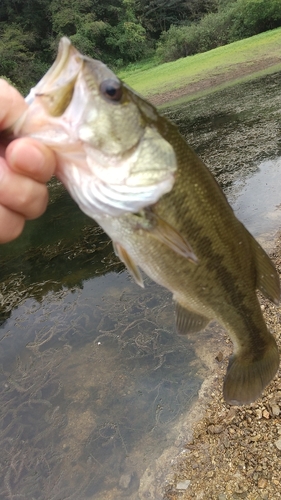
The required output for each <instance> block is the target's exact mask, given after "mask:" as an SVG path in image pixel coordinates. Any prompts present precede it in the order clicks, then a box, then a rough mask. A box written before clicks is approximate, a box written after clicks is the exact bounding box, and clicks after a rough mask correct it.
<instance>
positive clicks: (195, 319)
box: [12, 38, 280, 405]
mask: <svg viewBox="0 0 281 500" xmlns="http://www.w3.org/2000/svg"><path fill="white" fill-rule="evenodd" d="M26 102H27V103H28V105H29V106H28V108H27V110H26V112H25V113H24V114H23V115H22V116H21V117H20V119H19V120H18V121H17V122H16V123H15V124H14V126H13V127H12V133H13V136H14V137H23V136H30V137H33V138H35V139H37V140H39V141H41V142H43V143H44V144H46V145H47V146H49V147H50V148H51V149H53V150H54V152H55V154H56V157H57V170H56V175H57V177H58V178H59V179H60V180H61V181H62V183H63V184H64V186H65V187H66V189H67V190H68V191H69V193H70V195H71V196H72V197H73V199H74V200H75V201H76V202H77V203H78V205H79V206H80V208H81V210H82V211H83V212H85V213H86V214H87V215H89V216H90V217H92V218H93V219H95V220H96V222H97V223H98V224H99V225H100V226H101V227H102V228H103V230H104V231H105V232H106V233H107V234H108V235H109V237H110V238H111V239H112V242H113V246H114V250H115V253H116V254H117V255H118V256H119V258H120V260H121V261H122V262H123V263H124V264H125V266H126V267H127V269H128V271H129V273H130V274H131V275H132V277H133V278H134V280H135V281H136V283H137V284H139V285H140V286H144V285H143V278H142V272H144V273H145V274H147V275H148V276H149V277H150V278H151V279H152V280H154V281H155V282H156V283H158V284H160V285H161V286H163V287H165V288H167V289H168V290H169V291H170V292H171V293H172V296H173V300H174V302H175V317H176V321H175V322H176V329H177V332H178V333H179V334H182V335H186V334H190V335H193V334H194V335H196V334H197V333H198V332H200V331H201V330H202V329H204V328H206V326H207V325H208V323H209V322H210V321H211V320H216V321H218V322H219V323H220V324H221V325H222V326H223V328H224V329H225V330H226V331H227V333H228V335H229V336H230V338H231V340H232V343H233V354H232V356H231V357H230V359H229V364H228V367H227V371H226V374H225V377H224V382H223V396H224V399H225V401H226V402H227V403H229V404H231V405H247V404H250V403H252V402H253V401H255V400H256V399H257V398H259V397H260V396H261V394H262V392H263V390H264V388H265V387H266V386H267V385H268V384H269V382H270V381H271V380H272V378H273V377H274V376H275V374H276V372H277V370H278V368H279V361H280V357H279V349H278V346H277V344H276V341H275V339H274V337H273V335H272V334H271V333H270V332H269V330H268V328H267V326H266V324H265V321H264V318H263V315H262V311H261V307H260V304H259V300H258V297H257V290H260V292H261V293H262V294H263V295H264V296H265V297H266V298H267V299H269V300H270V301H272V302H273V303H274V304H276V305H277V304H278V303H279V299H280V281H279V275H278V273H277V271H276V269H275V267H274V265H273V263H272V261H271V260H270V258H269V257H268V255H267V254H266V252H265V251H264V250H263V249H262V247H261V246H260V245H259V243H258V242H257V241H256V240H255V239H254V237H253V236H252V235H251V234H250V233H249V232H248V230H247V229H246V228H245V226H244V225H243V224H242V223H241V222H240V221H239V220H238V219H237V217H236V216H235V214H234V212H233V210H232V208H231V207H230V205H229V203H228V201H227V199H226V197H225V195H224V193H223V191H222V190H221V188H220V187H219V185H218V184H217V182H216V180H215V179H214V177H213V176H212V174H211V173H210V171H209V170H208V168H207V167H206V166H205V164H204V163H203V162H202V160H201V159H200V158H199V157H198V156H197V155H196V153H195V152H194V151H193V149H192V148H191V147H189V146H188V144H187V143H186V141H185V140H184V138H183V137H182V136H181V135H180V133H179V131H178V129H177V127H176V126H175V125H174V124H172V123H171V122H170V121H169V120H168V119H166V118H165V117H164V116H162V115H161V114H160V113H159V112H158V111H157V110H156V108H155V107H154V106H153V105H152V104H150V103H149V102H148V101H146V100H145V99H144V98H142V97H141V96H140V95H139V94H138V93H137V92H135V91H134V90H132V89H131V88H130V87H128V86H127V85H126V84H125V83H124V82H122V81H121V80H120V79H119V78H118V77H117V76H116V75H115V74H114V73H113V72H112V71H111V70H110V69H109V68H108V67H107V66H106V65H104V64H103V63H102V62H101V61H98V60H94V59H91V58H90V57H87V56H84V55H82V54H81V53H80V52H79V51H78V50H77V49H75V47H73V45H72V44H71V42H70V41H69V40H68V39H67V38H62V39H61V41H60V44H59V49H58V55H57V59H56V60H55V62H54V64H53V66H51V68H50V69H49V71H48V72H47V73H46V74H45V75H44V76H43V78H42V79H41V80H40V82H39V83H38V84H37V85H36V86H35V87H34V88H33V89H31V91H30V93H29V95H28V96H27V98H26Z"/></svg>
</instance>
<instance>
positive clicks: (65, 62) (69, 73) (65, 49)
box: [25, 37, 83, 116]
mask: <svg viewBox="0 0 281 500" xmlns="http://www.w3.org/2000/svg"><path fill="white" fill-rule="evenodd" d="M82 66H83V56H82V55H81V54H80V52H78V50H77V49H75V47H73V45H72V44H71V42H70V40H69V39H68V38H66V37H63V38H62V39H61V40H60V43H59V47H58V53H57V57H56V59H55V61H54V63H53V64H52V66H51V67H50V69H49V70H48V71H47V73H46V74H45V75H44V76H43V78H42V79H41V80H40V81H39V82H38V83H37V85H36V87H34V88H32V89H31V90H30V92H29V94H28V96H27V97H26V99H25V100H26V102H27V104H28V105H30V104H32V102H33V101H34V99H35V97H36V96H40V97H42V96H43V97H44V96H45V97H46V101H48V103H49V106H48V111H49V112H50V114H51V115H53V116H58V114H59V112H60V114H62V113H63V112H64V110H65V109H66V103H65V101H66V98H65V96H67V101H69V102H70V101H71V97H72V92H73V88H74V85H75V81H76V79H77V76H78V74H79V72H80V70H81V68H82ZM71 91H72V92H71ZM62 101H63V102H62Z"/></svg>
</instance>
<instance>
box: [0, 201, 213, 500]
mask: <svg viewBox="0 0 281 500" xmlns="http://www.w3.org/2000/svg"><path fill="white" fill-rule="evenodd" d="M54 213H55V214H56V219H55V224H54ZM59 213H60V215H61V217H59V215H58V214H59ZM69 220H71V221H72V224H71V226H72V229H71V235H70V236H69V234H68V236H66V235H65V236H66V238H63V239H62V236H63V237H64V233H65V227H66V223H67V221H69ZM43 222H44V224H43V225H41V228H40V227H39V225H38V221H36V222H34V223H32V224H29V225H28V228H27V230H26V232H25V234H24V235H23V236H22V238H21V239H20V240H19V242H18V243H17V244H12V245H7V246H5V247H3V254H2V260H3V265H2V277H3V281H2V293H3V296H2V325H1V328H0V366H1V371H0V403H1V404H0V408H1V409H0V411H1V427H0V439H1V457H0V463H1V468H0V477H1V479H0V484H1V486H0V498H1V499H3V500H4V499H6V498H7V499H10V498H11V499H12V498H13V499H16V498H28V499H31V498H32V499H38V500H39V499H40V500H41V499H42V500H56V499H60V500H61V499H70V498H73V499H75V500H77V499H79V500H82V499H86V498H91V499H97V500H102V499H103V498H104V499H114V500H118V499H120V500H121V499H123V498H125V497H128V498H130V499H134V498H136V499H137V498H144V496H142V493H141V489H144V490H145V491H146V489H147V487H146V482H147V481H144V480H143V477H144V476H145V475H146V474H147V471H153V468H154V467H155V462H156V461H157V460H159V458H160V457H161V455H162V454H163V453H164V452H165V450H166V449H167V448H171V447H172V448H173V449H174V454H176V453H178V452H179V450H180V446H181V445H182V442H183V438H182V440H181V439H179V435H180V428H181V427H182V424H181V420H182V418H183V415H187V414H188V410H189V408H190V407H191V405H192V402H193V401H194V398H195V397H196V395H197V393H198V390H199V388H200V385H201V383H202V380H203V378H204V376H205V375H206V369H204V367H203V366H202V363H201V362H200V361H199V360H198V358H197V357H196V355H195V353H194V349H193V347H192V344H191V342H188V339H185V338H183V337H179V336H177V335H176V334H175V328H174V311H173V304H172V301H171V296H170V294H169V293H168V292H167V291H165V290H163V289H161V288H160V287H158V286H157V285H156V284H154V283H153V282H151V281H150V280H148V279H145V285H146V287H145V290H142V289H141V288H139V287H137V285H135V283H132V281H131V278H130V277H129V276H128V274H127V272H125V271H124V270H123V266H122V265H120V263H119V262H118V261H117V259H116V258H115V256H114V255H113V252H112V247H111V244H110V243H109V241H108V238H107V237H106V236H105V235H104V234H103V233H102V231H101V230H100V229H99V228H97V227H96V225H95V223H93V222H91V221H89V219H88V218H86V217H84V216H82V215H81V214H80V212H79V211H78V209H77V208H76V206H75V205H74V204H73V203H72V202H71V200H69V198H68V197H65V196H63V197H62V199H59V200H58V202H56V203H54V204H53V205H51V207H50V208H49V210H48V212H47V214H46V215H45V216H44V220H43ZM41 223H42V221H41ZM67 227H69V222H68V224H67ZM34 232H35V233H36V236H35V233H34ZM82 237H83V238H84V239H83V240H82V239H81V238H82ZM50 238H51V244H50V243H49V242H50ZM77 238H80V247H81V248H80V249H79V247H78V245H77V241H76V239H77ZM73 240H74V241H73ZM31 241H32V244H31ZM47 242H48V244H47ZM43 245H45V246H44V247H43ZM62 245H63V246H64V248H63V249H62V248H61V247H62ZM8 247H9V248H8ZM8 249H10V251H8ZM82 249H84V251H82ZM93 249H94V250H93ZM85 250H86V251H85ZM17 268H18V270H17ZM176 442H177V445H175V443H176ZM151 480H152V478H149V479H148V483H149V482H150V481H151ZM141 482H142V483H143V484H142V486H140V483H141ZM144 483H145V484H144ZM143 495H144V493H143ZM155 498H156V497H155ZM159 498H160V497H159Z"/></svg>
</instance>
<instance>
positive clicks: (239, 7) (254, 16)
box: [232, 0, 281, 40]
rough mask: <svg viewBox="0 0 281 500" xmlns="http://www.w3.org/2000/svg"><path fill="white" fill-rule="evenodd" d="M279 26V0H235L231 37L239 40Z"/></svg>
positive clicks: (280, 10) (280, 19)
mask: <svg viewBox="0 0 281 500" xmlns="http://www.w3.org/2000/svg"><path fill="white" fill-rule="evenodd" d="M279 26H281V1H280V0H266V1H264V0H237V3H236V12H235V20H234V24H233V27H232V39H233V40H240V39H242V38H246V37H249V36H253V35H258V34H259V33H263V32H264V31H267V30H271V29H274V28H278V27H279Z"/></svg>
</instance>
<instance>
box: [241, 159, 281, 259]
mask: <svg viewBox="0 0 281 500" xmlns="http://www.w3.org/2000/svg"><path fill="white" fill-rule="evenodd" d="M280 186H281V158H280V157H279V158H275V159H274V160H267V161H264V162H262V163H261V164H260V165H259V168H258V170H257V171H256V172H255V173H254V174H253V175H251V176H250V177H249V178H248V179H247V180H246V182H245V181H244V182H243V183H241V182H236V183H235V184H234V186H233V189H234V191H236V192H237V191H238V193H239V195H238V198H237V199H236V200H235V199H234V200H233V201H232V206H233V209H234V211H235V213H236V215H237V217H238V218H239V219H240V220H242V221H243V223H244V224H245V226H246V227H247V228H248V230H249V231H250V232H251V233H252V234H253V235H254V236H255V238H257V239H258V240H259V241H260V242H261V244H262V245H263V247H264V248H265V249H266V250H268V251H270V250H271V249H272V246H273V244H274V237H275V235H276V232H277V231H278V230H279V229H280V226H281V197H280Z"/></svg>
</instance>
